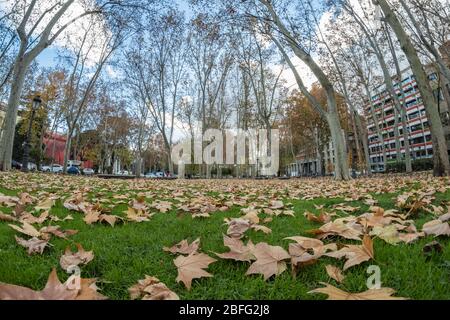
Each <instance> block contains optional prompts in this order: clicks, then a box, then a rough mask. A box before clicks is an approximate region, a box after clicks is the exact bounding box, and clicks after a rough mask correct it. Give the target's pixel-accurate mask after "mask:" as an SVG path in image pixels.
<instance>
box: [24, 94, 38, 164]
mask: <svg viewBox="0 0 450 320" xmlns="http://www.w3.org/2000/svg"><path fill="white" fill-rule="evenodd" d="M41 103H42V100H41V97H40V96H39V95H36V96H35V97H34V99H33V103H32V104H31V116H30V124H29V126H28V131H27V137H26V140H25V143H24V148H23V160H22V172H28V162H29V159H30V149H31V130H32V128H33V120H34V115H35V113H36V110H38V109H39V107H40V105H41Z"/></svg>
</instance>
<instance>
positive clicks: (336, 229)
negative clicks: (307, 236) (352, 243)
mask: <svg viewBox="0 0 450 320" xmlns="http://www.w3.org/2000/svg"><path fill="white" fill-rule="evenodd" d="M309 232H310V233H312V234H315V235H316V236H317V237H318V238H319V239H325V238H328V237H330V236H340V237H343V238H345V239H348V240H361V235H362V232H361V231H359V230H357V229H355V228H353V227H351V226H350V225H348V224H345V223H344V222H343V221H342V220H336V221H334V222H329V223H327V224H325V225H323V226H322V227H320V228H319V229H317V230H311V231H309Z"/></svg>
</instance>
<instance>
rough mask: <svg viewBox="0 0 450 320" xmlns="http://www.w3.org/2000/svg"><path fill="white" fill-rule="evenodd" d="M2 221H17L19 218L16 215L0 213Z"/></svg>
mask: <svg viewBox="0 0 450 320" xmlns="http://www.w3.org/2000/svg"><path fill="white" fill-rule="evenodd" d="M0 221H5V222H16V221H17V219H16V218H15V217H13V216H12V215H9V214H3V213H0Z"/></svg>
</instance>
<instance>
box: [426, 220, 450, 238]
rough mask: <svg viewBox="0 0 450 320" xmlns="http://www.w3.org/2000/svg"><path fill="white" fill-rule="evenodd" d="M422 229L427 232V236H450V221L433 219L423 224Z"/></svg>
mask: <svg viewBox="0 0 450 320" xmlns="http://www.w3.org/2000/svg"><path fill="white" fill-rule="evenodd" d="M422 231H423V232H425V234H426V235H427V236H429V235H433V236H436V237H439V236H450V225H449V224H448V222H442V221H441V220H433V221H430V222H428V223H425V224H424V225H423V228H422Z"/></svg>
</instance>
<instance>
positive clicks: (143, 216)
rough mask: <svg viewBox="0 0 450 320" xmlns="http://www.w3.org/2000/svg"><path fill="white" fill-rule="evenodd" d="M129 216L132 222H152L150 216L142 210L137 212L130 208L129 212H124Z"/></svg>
mask: <svg viewBox="0 0 450 320" xmlns="http://www.w3.org/2000/svg"><path fill="white" fill-rule="evenodd" d="M124 213H125V214H126V215H127V219H128V220H129V221H132V222H138V223H141V222H148V221H150V220H149V219H148V218H149V215H148V214H147V213H145V212H144V211H142V210H136V209H134V208H131V207H129V208H128V210H127V211H125V212H124Z"/></svg>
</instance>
